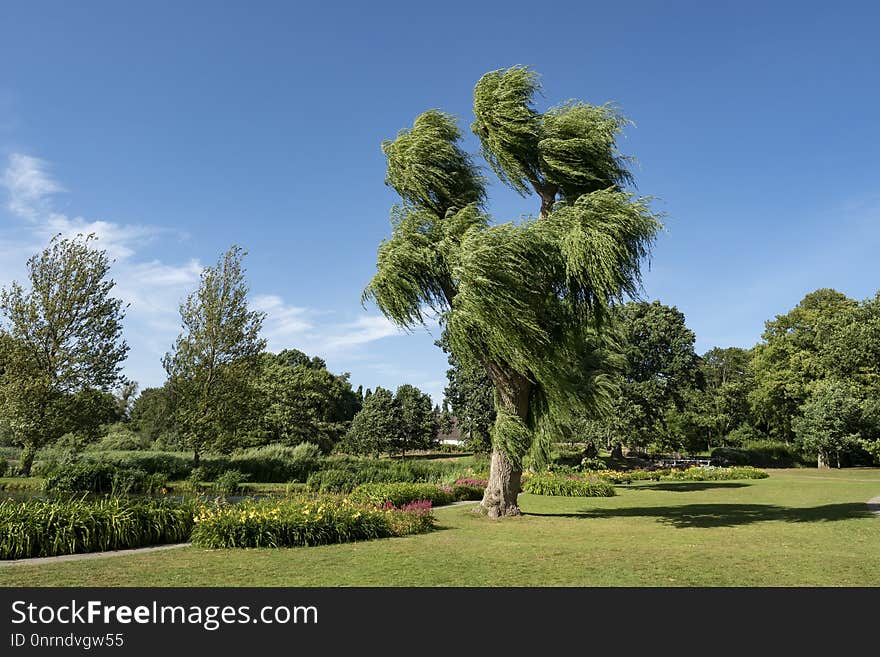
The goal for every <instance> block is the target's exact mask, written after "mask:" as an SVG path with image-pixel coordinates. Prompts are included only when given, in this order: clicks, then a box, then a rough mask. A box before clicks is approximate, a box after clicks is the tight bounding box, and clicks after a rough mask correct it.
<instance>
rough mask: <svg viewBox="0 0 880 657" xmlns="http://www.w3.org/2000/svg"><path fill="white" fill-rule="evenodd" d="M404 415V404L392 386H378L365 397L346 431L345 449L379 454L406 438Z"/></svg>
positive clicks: (354, 452) (358, 452)
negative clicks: (402, 406)
mask: <svg viewBox="0 0 880 657" xmlns="http://www.w3.org/2000/svg"><path fill="white" fill-rule="evenodd" d="M402 425H403V416H402V414H401V410H400V404H399V403H397V401H395V399H394V395H392V394H391V391H390V390H385V388H381V387H379V388H376V390H375V391H374V392H373V393H372V394H371V395H370V396H368V397H367V398H366V399H364V405H363V408H361V410H360V411H358V414H357V415H355V416H354V419H353V420H352V422H351V426H350V427H349V429H348V432H347V433H346V435H345V442H344V444H345V449H346V451H348V452H350V453H352V454H372V455H373V456H375V457H376V458H378V457H379V454H381V453H382V452H386V451H390V450H391V449H393V446H395V445H400V444H401V443H402V442H403V436H404V434H403V430H402Z"/></svg>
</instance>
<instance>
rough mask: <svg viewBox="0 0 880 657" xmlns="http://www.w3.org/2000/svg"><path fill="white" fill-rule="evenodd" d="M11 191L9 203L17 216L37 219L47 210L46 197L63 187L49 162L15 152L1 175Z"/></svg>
mask: <svg viewBox="0 0 880 657" xmlns="http://www.w3.org/2000/svg"><path fill="white" fill-rule="evenodd" d="M0 181H2V184H3V186H4V187H5V188H6V190H7V192H8V193H9V199H8V201H7V204H6V207H7V208H9V211H10V212H12V214H14V215H15V216H17V217H21V218H23V219H28V220H29V221H35V220H36V219H37V218H38V217H39V216H40V215H41V214H42V213H43V212H45V210H46V203H47V198H48V197H50V196H51V195H52V194H57V193H58V192H62V191H64V188H63V187H61V186H60V185H59V184H58V183H56V182H55V181H54V180H52V178H51V177H50V176H49V174H48V172H47V165H46V162H45V161H43V160H41V159H39V158H36V157H31V156H30V155H23V154H21V153H13V154H12V155H10V156H9V164H8V166H7V167H6V170H5V171H4V172H3V177H2V179H0Z"/></svg>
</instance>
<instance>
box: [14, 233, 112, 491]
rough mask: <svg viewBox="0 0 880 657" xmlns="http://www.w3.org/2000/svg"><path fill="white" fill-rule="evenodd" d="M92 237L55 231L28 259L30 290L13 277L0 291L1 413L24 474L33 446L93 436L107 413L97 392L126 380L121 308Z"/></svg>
mask: <svg viewBox="0 0 880 657" xmlns="http://www.w3.org/2000/svg"><path fill="white" fill-rule="evenodd" d="M94 239H95V237H94V236H93V235H86V236H83V235H78V236H77V237H75V238H62V237H61V236H55V237H54V238H52V240H51V242H50V243H49V246H48V247H47V248H46V249H44V250H43V251H42V252H41V253H40V254H38V255H35V256H33V257H32V258H30V259H29V260H28V263H27V268H28V279H29V283H30V288H29V289H27V290H25V289H24V288H23V287H22V286H21V285H19V283H17V282H13V283H11V284H10V285H9V287H7V288H4V289H3V290H2V291H0V311H2V313H3V316H4V319H5V323H4V324H5V325H4V326H3V328H2V330H0V368H2V377H0V418H2V422H3V423H4V424H5V426H6V431H7V432H8V433H9V434H10V435H12V437H13V439H14V441H15V442H16V443H17V444H19V445H21V446H22V447H23V448H24V449H23V451H22V455H21V469H22V472H23V473H24V474H26V475H27V474H30V470H31V465H32V464H33V460H34V455H35V454H36V451H37V449H39V448H40V447H42V446H44V445H48V444H50V443H52V442H54V441H55V440H57V439H58V438H60V437H61V436H62V435H64V434H65V433H71V432H73V433H79V434H82V435H83V436H86V437H87V438H88V439H95V438H97V432H98V428H99V427H100V425H101V424H103V423H105V422H106V421H107V419H108V418H107V417H105V415H106V414H105V413H104V412H103V410H106V409H105V408H104V407H103V406H101V401H102V400H103V399H104V398H103V397H102V393H108V391H110V390H112V389H114V388H116V387H117V386H120V385H123V384H124V383H125V377H124V376H123V375H122V370H121V363H122V361H123V360H124V359H125V356H126V353H127V352H128V345H127V344H126V343H125V340H123V338H122V319H123V317H124V314H125V313H124V309H123V305H122V301H121V300H119V299H114V298H113V297H111V292H112V290H113V287H114V285H115V283H114V282H113V280H112V279H109V278H107V274H108V273H109V271H110V261H109V259H108V258H107V254H106V252H105V251H101V250H98V249H95V248H92V244H91V243H92V241H93V240H94ZM111 399H112V397H111ZM95 408H99V409H102V410H101V412H93V411H94V410H95Z"/></svg>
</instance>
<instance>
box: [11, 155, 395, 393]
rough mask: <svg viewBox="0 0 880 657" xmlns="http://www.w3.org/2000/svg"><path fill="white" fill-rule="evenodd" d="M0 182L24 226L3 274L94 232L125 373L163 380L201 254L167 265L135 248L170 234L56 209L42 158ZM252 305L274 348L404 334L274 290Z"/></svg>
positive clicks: (356, 345)
mask: <svg viewBox="0 0 880 657" xmlns="http://www.w3.org/2000/svg"><path fill="white" fill-rule="evenodd" d="M0 186H2V187H3V188H5V190H6V192H7V203H6V207H7V209H8V210H9V212H10V213H11V214H12V215H13V216H15V217H17V218H19V219H22V220H24V221H23V222H22V224H23V225H24V232H25V233H26V237H25V238H24V241H22V240H21V238H20V236H19V239H18V240H17V241H13V240H12V239H2V240H0V279H2V280H4V281H7V280H10V279H12V278H16V277H18V276H19V275H20V274H21V263H18V261H19V260H21V253H22V251H23V250H24V251H25V252H28V251H30V252H36V251H37V250H38V249H40V248H42V246H45V244H46V242H48V240H49V239H50V238H51V237H52V236H53V235H56V234H59V233H60V234H62V235H64V236H66V237H72V236H74V235H76V234H90V233H93V234H94V235H95V236H96V237H97V238H98V245H99V247H100V248H101V249H103V250H105V251H107V253H108V255H109V256H110V257H111V258H113V259H114V260H115V263H114V265H113V269H112V276H113V279H114V280H115V281H116V288H115V289H114V294H115V295H117V296H118V297H119V298H121V299H122V300H123V301H125V302H126V303H127V304H128V308H127V312H126V320H125V324H126V340H127V341H128V343H129V345H130V346H131V348H132V349H131V353H130V356H129V360H128V362H127V368H126V369H127V370H128V371H127V374H128V375H129V376H130V377H131V378H133V379H135V380H137V381H139V382H141V384H142V385H157V384H159V383H161V380H162V378H163V376H164V374H163V372H162V370H161V365H160V358H161V356H162V355H163V354H164V353H165V352H166V351H167V350H168V349H169V348H170V347H171V344H172V343H173V341H174V338H175V337H176V335H177V333H178V331H179V330H180V319H179V315H178V308H179V305H180V302H181V301H183V299H184V298H185V297H186V296H187V295H188V294H190V293H191V292H192V291H193V290H195V289H196V287H197V286H198V282H199V277H200V274H201V272H202V269H203V267H202V264H201V263H200V262H199V260H198V259H197V258H191V259H189V260H187V261H186V262H183V263H180V264H172V263H167V262H163V261H161V260H157V259H145V258H144V257H143V256H142V255H140V254H139V253H138V251H139V249H141V248H142V247H143V245H144V244H146V243H148V242H150V241H154V240H157V239H160V238H161V237H162V236H163V234H166V233H168V231H164V230H162V229H161V228H159V227H157V226H150V225H133V224H120V223H115V222H112V221H106V220H96V219H87V218H84V217H81V216H74V217H70V216H68V215H66V214H62V213H60V212H57V211H55V210H54V208H53V203H52V197H53V196H54V195H55V194H58V193H59V192H62V191H64V188H63V187H62V185H61V184H59V183H58V182H56V181H55V180H54V179H53V178H52V176H51V174H50V169H49V165H48V163H47V162H46V161H45V160H42V159H39V158H36V157H32V156H29V155H23V154H20V153H17V154H13V155H11V156H10V157H9V161H8V163H7V166H6V169H5V170H4V172H3V174H2V177H0ZM20 227H21V226H20ZM18 233H21V230H19V231H18ZM7 246H9V249H6V247H7ZM13 247H14V248H13ZM7 251H8V253H7ZM251 306H252V307H253V308H254V309H256V310H261V311H263V312H265V313H266V320H265V322H264V324H263V335H264V337H265V338H266V339H267V342H268V346H269V349H271V350H273V351H278V350H281V349H285V348H290V347H295V348H298V349H302V350H303V351H306V352H307V353H309V354H314V355H321V356H325V357H326V356H330V357H333V358H335V359H336V360H337V361H338V360H339V359H340V358H341V359H352V358H354V359H357V358H359V357H362V356H363V353H360V352H359V350H362V349H363V348H364V347H365V346H366V345H370V344H372V343H374V342H376V341H378V340H382V339H384V338H387V337H390V336H394V335H400V334H401V333H402V332H401V331H400V330H399V329H398V328H396V327H395V326H394V325H393V324H392V323H391V322H389V321H388V320H387V319H386V318H385V317H382V316H381V315H370V316H365V317H359V318H357V319H352V318H351V317H345V318H340V317H339V316H338V315H336V314H335V313H333V312H329V311H326V310H320V309H315V308H307V307H303V306H297V305H292V304H289V303H287V302H286V301H285V300H284V298H283V297H281V296H280V295H278V294H265V293H264V294H257V295H255V296H254V297H253V298H252V300H251Z"/></svg>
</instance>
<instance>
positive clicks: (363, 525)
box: [192, 496, 434, 549]
mask: <svg viewBox="0 0 880 657" xmlns="http://www.w3.org/2000/svg"><path fill="white" fill-rule="evenodd" d="M433 526H434V519H433V516H431V514H430V513H429V512H428V511H425V510H418V511H399V510H396V509H377V508H375V507H371V506H369V505H364V504H358V503H356V502H353V501H352V500H348V499H343V498H341V497H332V496H321V497H317V498H310V497H304V496H303V497H291V498H285V499H275V500H258V501H245V502H241V503H240V504H234V505H230V504H227V505H222V506H204V507H201V508H200V509H199V510H198V511H197V512H196V516H195V527H194V528H193V532H192V542H193V545H196V546H198V547H205V548H211V549H218V548H253V547H298V546H306V545H328V544H331V543H348V542H351V541H363V540H369V539H373V538H385V537H389V536H405V535H408V534H415V533H421V532H426V531H428V530H430V529H431V528H432V527H433Z"/></svg>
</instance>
